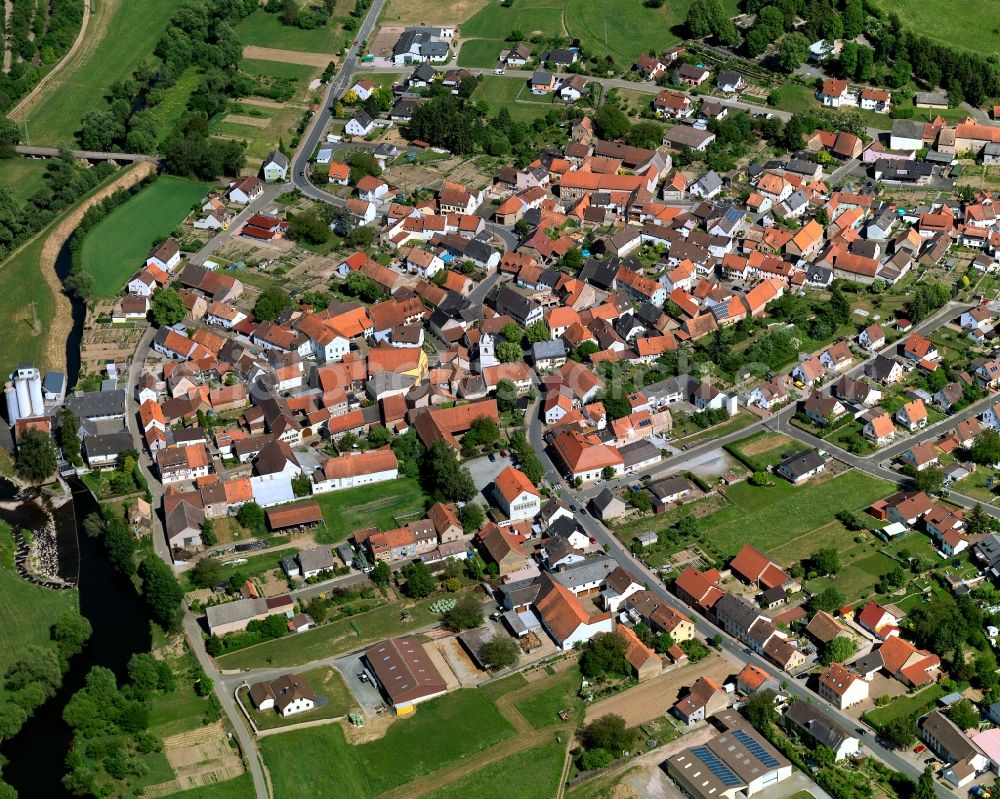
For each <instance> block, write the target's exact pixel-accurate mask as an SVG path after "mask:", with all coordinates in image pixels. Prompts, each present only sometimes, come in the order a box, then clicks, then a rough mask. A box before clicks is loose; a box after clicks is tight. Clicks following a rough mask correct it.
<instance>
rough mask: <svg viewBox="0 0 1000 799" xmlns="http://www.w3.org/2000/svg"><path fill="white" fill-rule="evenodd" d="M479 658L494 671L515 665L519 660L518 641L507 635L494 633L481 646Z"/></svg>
mask: <svg viewBox="0 0 1000 799" xmlns="http://www.w3.org/2000/svg"><path fill="white" fill-rule="evenodd" d="M479 659H480V661H482V662H483V663H484V664H486V665H487V666H489V667H490V669H492V670H493V671H499V670H500V669H505V668H507V667H508V666H513V665H514V664H515V663H517V661H518V647H517V643H516V642H515V641H514V639H512V638H508V637H507V636H505V635H494V636H493V637H492V638H491V639H490V640H489V641H485V642H483V644H482V646H480V647H479Z"/></svg>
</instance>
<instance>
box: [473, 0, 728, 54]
mask: <svg viewBox="0 0 1000 799" xmlns="http://www.w3.org/2000/svg"><path fill="white" fill-rule="evenodd" d="M690 5H691V1H690V0H678V2H674V3H667V4H665V5H664V6H663V7H662V8H659V9H651V8H646V7H645V6H643V5H642V4H640V3H633V2H628V1H627V0H580V1H579V2H570V0H525V2H517V3H514V4H513V5H512V6H510V7H507V8H505V7H503V6H502V5H501V4H499V3H490V4H489V5H487V6H486V7H485V8H483V9H482V10H480V11H479V12H477V13H476V14H474V15H473V16H472V18H471V19H469V20H467V21H466V22H465V24H463V25H462V36H463V37H466V38H472V39H492V40H494V41H495V42H496V43H497V45H498V46H497V47H496V51H497V52H499V50H500V48H501V47H502V46H503V40H504V38H505V37H506V36H507V35H508V34H509V33H510V32H511V31H514V30H518V31H521V32H522V34H523V35H524V37H525V39H528V38H531V37H532V36H534V35H541V36H565V37H567V38H571V39H572V38H578V39H580V40H581V42H582V44H583V46H584V47H585V48H586V49H587V50H589V51H590V52H592V53H594V54H595V55H597V56H598V57H604V56H606V55H611V56H612V58H613V59H614V61H615V68H617V69H618V70H619V71H621V70H622V69H625V68H626V67H627V66H628V65H629V64H630V63H631V62H632V61H633V60H634V59H635V58H636V57H637V56H639V55H641V54H643V53H645V52H647V51H659V50H662V49H663V48H664V47H667V46H669V45H671V44H674V43H676V42H677V41H679V40H680V31H679V26H680V24H681V23H682V22H683V21H684V19H685V17H686V16H687V12H688V8H689V7H690ZM737 5H738V3H737V2H736V0H724V1H723V3H722V6H723V9H724V10H725V12H726V14H728V15H734V14H735V13H736V11H737ZM477 50H478V52H479V53H485V52H486V48H485V45H477ZM483 66H492V64H483Z"/></svg>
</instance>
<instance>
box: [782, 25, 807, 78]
mask: <svg viewBox="0 0 1000 799" xmlns="http://www.w3.org/2000/svg"><path fill="white" fill-rule="evenodd" d="M808 57H809V40H808V39H806V37H805V36H803V35H802V34H801V33H789V34H787V35H786V36H785V37H784V38H783V39H782V40H781V41H780V42H779V43H778V65H779V66H780V67H781V68H782V69H783V70H785V72H791V71H792V70H794V69H795V68H796V67H798V66H799V64H801V63H802V62H803V61H805V60H806V59H807V58H808Z"/></svg>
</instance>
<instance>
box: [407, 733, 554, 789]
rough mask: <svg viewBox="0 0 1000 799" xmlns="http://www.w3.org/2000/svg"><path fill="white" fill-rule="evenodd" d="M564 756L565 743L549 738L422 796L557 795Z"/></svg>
mask: <svg viewBox="0 0 1000 799" xmlns="http://www.w3.org/2000/svg"><path fill="white" fill-rule="evenodd" d="M565 758H566V744H565V743H560V742H559V741H557V740H556V738H555V735H553V737H552V740H551V741H547V742H546V743H544V744H541V745H538V746H532V747H531V748H530V749H526V750H524V751H523V752H518V753H517V754H515V755H510V756H509V757H505V758H503V759H502V760H498V761H497V762H496V763H491V764H490V765H488V766H485V767H483V768H481V769H479V771H474V772H473V773H472V774H470V775H469V776H467V777H463V778H461V779H459V780H456V781H455V782H453V783H452V784H451V785H448V786H447V787H445V788H441V789H440V790H437V791H434V792H433V793H429V794H427V795H426V799H466V798H467V797H470V796H474V797H476V799H536V797H539V796H557V795H558V793H559V780H560V778H561V777H562V770H563V763H564V761H565Z"/></svg>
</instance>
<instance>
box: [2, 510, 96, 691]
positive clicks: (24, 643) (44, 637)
mask: <svg viewBox="0 0 1000 799" xmlns="http://www.w3.org/2000/svg"><path fill="white" fill-rule="evenodd" d="M9 535H10V530H9V528H8V529H7V530H6V531H4V530H0V536H4V537H6V536H9ZM6 542H7V547H10V543H9V542H10V539H9V538H6ZM5 549H6V551H10V550H9V549H7V548H6V547H5ZM8 565H9V564H8V563H3V564H0V642H3V647H2V650H0V673H3V674H6V673H7V668H8V667H9V666H10V664H11V663H13V662H14V660H15V659H16V658H17V656H18V655H19V654H20V653H21V652H22V651H23V650H24V648H25V647H28V646H41V647H45V648H49V647H53V646H54V644H53V643H52V641H51V639H50V638H49V627H50V626H51V625H52V624H53V622H55V620H56V619H57V618H59V617H60V616H61V615H62V614H63V613H65V612H66V611H68V610H76V609H78V607H79V597H78V595H77V593H76V591H53V590H51V589H48V588H40V587H39V586H36V585H31V584H30V583H27V582H25V581H24V580H22V579H21V578H20V577H18V576H17V575H16V574H15V573H14V572H13V571H12V569H13V566H12V565H10V569H8ZM2 693H3V690H2V687H0V695H2Z"/></svg>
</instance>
